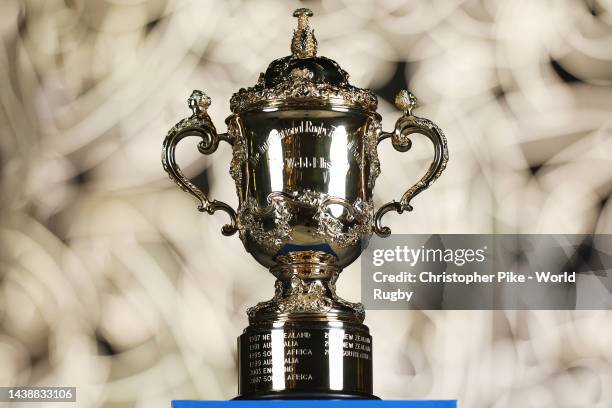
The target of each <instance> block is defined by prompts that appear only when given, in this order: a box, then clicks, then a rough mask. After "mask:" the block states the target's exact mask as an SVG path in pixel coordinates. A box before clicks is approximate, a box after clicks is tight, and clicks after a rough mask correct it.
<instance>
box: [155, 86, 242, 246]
mask: <svg viewBox="0 0 612 408" xmlns="http://www.w3.org/2000/svg"><path fill="white" fill-rule="evenodd" d="M187 103H188V106H189V108H190V109H191V111H192V115H191V116H190V117H188V118H185V119H183V120H181V121H180V122H178V123H177V124H176V125H174V126H173V127H172V128H171V129H170V131H169V132H168V134H167V136H166V138H165V139H164V143H163V149H162V165H163V167H164V170H165V171H166V172H167V173H168V176H169V177H170V179H171V180H172V181H174V182H175V183H176V185H177V186H179V188H180V189H181V190H183V191H185V192H187V193H189V194H191V195H192V196H194V197H195V198H196V199H197V200H198V201H199V204H198V210H199V211H202V212H207V213H208V214H214V213H215V212H216V211H219V210H221V211H225V212H226V213H227V214H228V215H229V216H230V223H229V224H226V225H224V226H223V228H222V229H221V232H222V233H223V235H232V234H234V233H235V232H236V231H237V229H238V228H237V222H236V221H237V220H236V212H235V211H234V209H233V208H232V207H230V206H229V205H228V204H226V203H224V202H222V201H217V200H212V201H209V200H208V198H207V197H206V194H204V192H203V191H202V190H200V189H199V188H198V187H197V186H196V185H195V184H193V183H192V182H191V180H189V179H188V178H187V177H185V175H184V174H183V172H182V170H181V168H180V167H179V166H178V164H177V163H176V160H175V157H174V156H175V149H176V145H177V144H178V143H179V142H180V141H181V140H183V139H184V138H185V137H187V136H198V137H200V138H201V139H202V141H201V142H199V143H198V150H199V151H200V152H201V153H202V154H212V153H214V152H215V151H216V150H217V147H218V146H219V141H220V140H225V141H228V142H229V140H228V139H227V138H222V137H220V135H218V134H217V131H216V129H215V126H214V125H213V123H212V121H211V120H210V117H209V116H208V113H206V110H207V109H208V107H209V106H210V98H209V97H208V96H207V95H206V94H205V93H204V92H202V91H197V90H196V91H193V93H192V94H191V96H190V97H189V99H188V100H187Z"/></svg>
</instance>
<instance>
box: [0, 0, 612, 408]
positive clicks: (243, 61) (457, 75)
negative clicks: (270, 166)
mask: <svg viewBox="0 0 612 408" xmlns="http://www.w3.org/2000/svg"><path fill="white" fill-rule="evenodd" d="M303 6H306V7H309V8H312V9H313V11H314V13H315V17H314V18H313V19H312V22H311V25H312V26H313V28H314V29H315V32H316V35H317V38H318V40H319V54H320V55H324V56H327V57H330V58H332V59H335V60H336V61H338V62H339V63H340V65H341V66H342V67H343V68H344V69H345V70H347V71H348V72H349V73H350V74H351V82H352V84H354V85H356V86H359V87H369V88H372V89H374V90H376V91H377V93H378V94H379V99H380V109H379V112H380V113H381V114H382V115H383V117H384V122H383V124H384V125H385V129H391V127H392V126H393V123H394V122H395V120H396V119H397V117H398V115H399V113H398V112H397V111H396V110H395V109H394V108H393V105H392V103H391V101H392V98H393V97H394V95H395V93H396V92H397V91H399V90H400V89H402V88H404V87H409V88H410V89H411V90H412V91H413V92H414V93H415V94H416V95H417V96H418V97H419V100H420V102H421V108H419V109H418V111H417V114H418V115H419V116H425V117H428V118H430V119H432V120H433V121H435V122H437V123H438V124H439V125H440V126H441V127H442V128H443V129H444V130H445V132H446V135H447V138H448V143H449V149H450V153H451V158H450V162H449V166H448V168H447V170H446V172H445V174H444V175H443V176H442V177H441V179H440V180H438V182H437V183H436V184H435V185H434V186H433V187H432V188H431V189H430V190H428V191H427V192H426V193H424V194H422V195H421V196H419V197H418V199H416V200H415V201H414V206H415V211H414V212H412V213H410V214H406V215H403V216H398V215H390V216H387V217H386V218H385V219H386V220H387V222H389V225H390V226H391V227H392V229H393V231H394V232H405V233H417V232H419V233H430V232H433V233H515V232H517V233H593V232H599V233H612V203H611V202H610V201H609V200H608V198H609V197H610V194H611V192H612V130H611V129H612V115H611V114H612V2H610V1H609V0H593V1H579V0H574V1H572V0H559V1H544V0H529V1H528V0H516V1H502V0H499V1H492V0H491V1H485V0H482V1H459V0H430V1H426V0H422V1H421V0H418V1H417V0H415V1H401V0H384V1H355V0H353V1H348V0H345V1H337V0H331V1H324V2H323V1H307V2H298V1H280V0H277V1H267V0H258V1H238V0H231V1H223V2H221V1H212V0H193V1H179V0H175V1H173V0H46V1H41V0H28V1H15V0H2V1H1V2H0V35H1V39H2V41H1V43H0V47H1V48H0V61H1V62H0V83H1V84H2V85H1V90H0V98H1V101H0V107H1V109H0V131H1V133H0V169H1V170H0V171H1V173H0V192H1V195H0V385H24V384H40V385H66V386H76V387H78V396H77V399H78V402H77V405H78V406H82V407H102V406H104V407H147V408H150V407H167V406H169V400H170V399H173V398H181V399H228V398H231V397H233V396H235V394H236V391H237V389H236V383H237V376H236V336H238V335H239V334H240V333H241V331H242V329H243V328H244V327H245V326H246V325H247V319H246V315H245V310H246V308H247V307H248V306H252V305H254V304H255V303H256V302H258V301H260V300H264V299H266V298H269V297H270V296H271V294H272V292H273V277H272V276H271V275H270V274H269V273H268V272H267V271H265V270H264V269H263V268H262V267H260V266H258V265H257V264H256V263H255V262H254V261H253V260H252V259H251V258H250V256H249V255H248V254H247V253H246V252H245V251H244V249H243V248H242V244H241V243H240V241H239V239H238V238H237V237H236V236H234V237H231V238H225V237H222V236H221V235H220V232H219V231H220V228H221V226H222V224H223V223H224V221H225V218H224V217H223V215H219V214H217V215H215V216H207V215H203V214H200V213H198V212H197V211H196V209H195V205H194V203H193V201H192V199H191V198H190V197H189V196H188V195H186V194H184V193H182V192H181V191H180V190H179V189H178V188H176V187H175V186H174V184H172V183H171V182H170V181H169V180H168V178H167V176H166V174H165V173H164V172H163V170H162V167H161V164H160V152H161V142H162V140H163V137H164V136H165V133H166V132H167V130H168V129H169V128H170V127H171V126H172V125H174V123H176V122H177V121H178V120H179V119H181V118H182V117H185V116H186V115H187V114H188V109H187V105H186V98H187V97H188V96H189V94H190V92H191V90H192V89H202V90H204V91H205V92H207V93H208V94H209V95H210V96H211V97H212V100H213V105H212V107H211V108H210V110H209V112H210V113H211V116H212V118H213V120H214V121H215V123H216V125H217V128H218V130H219V131H220V132H223V131H225V125H224V124H223V120H224V118H225V117H226V116H227V115H228V114H229V98H230V96H231V94H232V93H233V92H235V91H237V90H238V88H241V87H246V86H251V85H253V84H254V83H255V82H256V80H257V77H258V75H259V73H260V72H261V71H263V70H265V68H266V66H267V64H268V63H269V62H270V61H271V60H272V59H275V58H279V57H281V56H285V55H288V54H289V43H290V38H291V32H292V29H293V27H294V26H295V19H294V18H292V17H291V13H292V11H293V10H294V9H295V8H297V7H303ZM195 144H196V142H195V141H194V142H193V143H192V144H191V145H189V143H188V142H186V143H184V145H186V146H182V148H181V149H180V151H179V153H180V155H179V157H178V159H179V162H180V163H182V165H183V167H184V168H186V171H187V173H188V174H190V175H191V176H193V177H194V180H195V182H196V183H198V184H199V185H200V186H202V187H203V188H206V189H207V191H208V192H209V193H210V195H211V196H213V197H214V198H219V199H222V200H226V201H229V202H231V203H233V204H234V205H235V204H236V203H237V198H236V196H235V189H234V184H233V182H232V181H231V179H230V176H229V174H228V169H229V161H230V153H231V152H230V149H229V147H228V146H227V145H221V147H220V149H219V151H218V152H217V153H215V155H214V156H200V155H199V154H198V153H197V150H196V149H195ZM415 145H416V146H415V148H414V149H413V150H412V151H410V152H409V153H408V154H404V155H402V154H399V153H397V152H395V151H393V149H392V148H391V145H390V143H389V144H383V145H381V148H380V150H379V152H380V156H381V161H382V170H383V174H382V175H381V177H380V178H379V179H378V182H377V186H376V198H377V200H376V204H377V205H380V204H381V203H383V202H386V201H388V200H389V199H391V198H399V196H400V194H401V193H402V192H403V190H404V189H405V187H407V186H408V185H409V184H411V183H412V182H413V181H416V180H417V179H418V177H420V175H421V173H422V172H423V171H424V169H425V168H426V166H427V164H428V161H429V160H430V158H431V152H430V149H431V148H430V146H429V145H428V142H427V141H426V140H425V139H424V138H423V139H422V140H421V139H419V138H418V137H417V138H415ZM338 288H339V292H340V294H341V295H343V296H344V297H346V298H348V299H351V300H358V298H359V263H358V262H357V263H356V264H354V265H352V266H351V267H350V268H348V269H347V270H346V271H345V272H344V273H343V276H341V278H340V281H339V284H338ZM366 323H367V324H368V325H369V326H370V328H371V331H372V335H373V337H374V362H375V363H374V364H375V367H374V371H375V372H374V376H375V392H376V394H377V395H379V396H381V397H383V398H385V399H397V398H432V399H444V398H452V399H454V398H457V399H459V401H460V406H462V407H474V408H479V407H491V408H511V407H512V408H513V407H522V408H528V407H533V408H535V407H538V408H543V407H596V408H610V407H612V312H604V311H600V312H598V311H593V312H572V311H566V312H563V311H557V312H546V311H541V312H525V311H524V312H511V311H506V312H484V311H483V312H479V311H469V312H468V311H465V312H462V311H454V312H447V311H424V312H417V311H405V312H381V311H377V312H369V313H368V315H367V318H366Z"/></svg>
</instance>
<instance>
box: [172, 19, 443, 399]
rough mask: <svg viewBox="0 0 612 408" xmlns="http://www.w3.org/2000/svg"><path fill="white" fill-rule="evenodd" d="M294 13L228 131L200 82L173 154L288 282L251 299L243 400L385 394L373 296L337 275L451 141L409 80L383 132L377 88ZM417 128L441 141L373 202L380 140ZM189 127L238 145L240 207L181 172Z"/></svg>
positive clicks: (402, 142) (184, 184)
mask: <svg viewBox="0 0 612 408" xmlns="http://www.w3.org/2000/svg"><path fill="white" fill-rule="evenodd" d="M293 15H294V16H295V17H297V28H296V29H295V30H294V32H293V39H292V40H291V55H289V56H287V57H283V58H280V59H277V60H275V61H273V62H272V63H271V64H270V65H269V66H268V68H267V70H266V72H265V73H262V74H261V75H260V76H259V81H258V82H257V84H255V86H253V87H250V88H246V89H240V90H239V91H238V92H237V93H235V94H234V95H233V96H232V98H231V101H230V108H231V111H232V114H231V115H230V116H229V117H228V118H227V120H226V123H227V133H221V134H219V133H217V130H216V129H215V126H214V125H213V123H212V122H211V120H210V117H209V116H208V114H207V112H206V110H207V108H208V106H209V105H210V98H209V97H208V96H206V94H204V93H203V92H201V91H194V92H193V93H192V95H191V97H190V98H189V100H188V103H189V108H190V109H191V111H192V114H191V116H189V117H188V118H186V119H183V120H181V121H180V122H179V123H177V124H176V125H175V126H174V127H173V128H172V129H170V131H169V132H168V135H167V136H166V139H165V140H164V144H163V151H162V163H163V166H164V169H165V170H166V172H168V174H169V175H170V178H171V179H172V180H173V181H175V182H176V184H178V186H179V187H180V188H181V189H183V190H184V191H186V192H188V193H190V194H191V195H193V196H195V198H197V200H198V201H199V205H198V209H199V210H200V211H202V212H207V213H209V214H213V213H215V212H216V211H219V210H221V211H225V212H226V213H227V214H228V215H229V218H230V221H229V223H228V224H227V225H225V226H224V227H223V229H222V233H223V235H232V234H234V233H235V232H238V234H239V236H240V239H241V240H242V242H243V244H244V247H245V248H246V250H247V251H248V252H250V253H251V255H252V256H253V257H254V258H255V259H256V260H257V262H259V263H260V264H261V265H263V266H264V267H266V268H268V269H269V270H270V272H271V273H272V274H273V275H274V276H275V277H276V279H277V280H276V284H275V293H274V296H273V297H272V299H270V300H268V301H265V302H261V303H258V304H257V305H255V306H253V307H251V308H250V309H249V310H248V312H247V314H248V318H249V326H248V327H247V328H246V329H245V330H244V333H243V334H242V335H241V336H240V337H239V338H238V359H239V385H238V394H239V395H238V398H243V399H254V398H375V397H374V395H373V393H372V337H371V336H370V334H369V330H368V327H367V326H365V325H364V324H363V320H364V316H365V313H364V309H363V305H361V304H360V303H352V302H348V301H346V300H344V299H342V298H340V297H339V296H338V295H337V294H336V289H335V285H336V280H337V279H338V275H339V274H340V272H341V271H342V268H344V267H345V266H347V265H349V264H350V263H351V262H353V261H355V260H356V259H357V258H358V257H359V255H360V254H361V252H362V250H363V249H364V248H365V246H366V245H367V243H368V241H369V239H370V237H371V236H372V234H373V233H375V234H377V235H379V236H383V237H385V236H388V235H389V234H390V233H391V231H390V229H389V228H388V227H385V226H383V225H382V224H381V218H382V216H383V215H384V214H385V213H387V212H389V211H396V212H398V213H402V212H404V211H406V210H408V211H410V210H412V207H411V205H410V200H411V199H412V198H413V197H414V196H416V195H417V194H419V193H420V192H422V191H423V190H425V189H426V188H428V187H429V186H430V185H431V184H432V183H433V182H434V181H435V180H436V178H438V177H439V176H440V174H441V172H442V171H443V170H444V168H445V166H446V162H447V160H448V152H447V147H446V139H445V137H444V134H443V133H442V131H441V130H440V128H439V127H438V126H436V125H435V124H434V123H432V122H431V121H429V120H427V119H424V118H419V117H417V116H414V115H413V114H412V111H413V108H414V107H415V106H416V98H415V97H414V96H413V95H412V94H411V93H409V92H407V91H401V92H399V94H398V95H397V97H396V100H395V104H396V106H397V107H398V108H399V110H401V111H402V112H403V114H402V116H401V117H400V118H399V119H398V121H397V122H396V124H395V129H394V130H393V131H392V132H390V133H387V132H383V131H382V130H381V117H380V115H378V113H376V108H377V104H378V100H377V98H376V95H375V94H374V93H373V92H372V91H370V90H368V89H360V88H357V87H355V86H352V85H350V84H349V82H348V74H347V73H346V72H345V71H344V70H343V69H342V68H340V66H339V65H338V64H337V63H336V62H335V61H333V60H331V59H328V58H325V57H320V56H317V40H316V39H315V36H314V31H313V30H312V28H310V25H309V20H308V18H309V17H310V16H312V12H311V11H310V10H308V9H298V10H296V11H295V12H294V14H293ZM413 133H420V134H423V135H425V136H427V137H428V138H429V139H430V140H431V142H432V143H433V145H434V151H435V154H434V159H433V162H432V163H431V165H430V166H429V169H428V170H427V173H426V174H425V175H424V176H423V177H422V178H421V179H420V180H419V181H418V182H417V183H416V184H415V185H414V186H412V187H410V188H409V189H408V190H407V191H406V192H405V193H404V194H403V196H402V197H401V199H400V200H399V201H391V202H389V203H387V204H384V205H383V206H382V207H380V208H379V209H378V210H375V209H374V206H373V201H372V190H373V188H374V184H375V182H376V178H377V177H378V175H379V173H380V163H379V159H378V153H377V150H376V149H377V145H378V144H379V143H380V142H382V141H383V140H385V139H391V143H392V144H393V147H394V148H395V149H396V150H398V151H400V152H405V151H407V150H409V149H410V146H411V140H410V138H409V136H410V135H411V134H413ZM187 136H198V137H200V138H201V141H200V142H199V144H198V149H199V151H200V152H201V153H203V154H207V155H208V154H212V153H214V152H215V150H216V149H217V146H218V145H219V142H220V141H223V142H226V143H229V144H230V145H231V146H232V148H233V156H232V161H231V164H230V170H229V171H230V174H231V176H232V178H233V179H234V181H235V183H236V193H237V194H238V202H239V204H238V210H237V211H235V210H234V209H232V207H230V206H229V205H228V204H226V203H224V202H221V201H217V200H211V199H210V198H208V197H207V196H206V195H205V194H204V193H203V192H202V191H201V190H200V189H198V187H196V186H195V185H194V184H193V183H192V182H191V181H190V180H189V179H187V178H186V177H185V176H184V175H183V173H182V172H181V169H180V168H179V166H178V165H177V164H176V161H175V157H174V155H175V148H176V145H177V143H178V142H179V141H181V140H182V139H183V138H185V137H187ZM395 178H396V179H398V180H401V179H402V177H397V176H396V177H395Z"/></svg>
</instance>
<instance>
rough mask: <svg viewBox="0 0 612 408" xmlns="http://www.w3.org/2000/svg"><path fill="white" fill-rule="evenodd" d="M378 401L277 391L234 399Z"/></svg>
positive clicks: (355, 394) (357, 395)
mask: <svg viewBox="0 0 612 408" xmlns="http://www.w3.org/2000/svg"><path fill="white" fill-rule="evenodd" d="M259 399H262V400H379V399H380V398H378V397H377V396H375V395H372V394H362V393H358V392H353V393H351V392H341V391H311V392H307V391H301V392H296V391H277V392H270V393H267V394H261V395H257V396H253V397H251V396H238V397H236V398H234V400H236V401H240V400H259Z"/></svg>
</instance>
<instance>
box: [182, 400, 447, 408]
mask: <svg viewBox="0 0 612 408" xmlns="http://www.w3.org/2000/svg"><path fill="white" fill-rule="evenodd" d="M280 407H282V408H314V407H316V408H457V401H455V400H444V401H424V400H422V401H416V400H415V401H398V400H393V401H382V400H358V401H356V400H343V401H341V400H336V401H333V400H324V401H322V400H299V401H298V400H283V401H281V400H251V401H180V400H178V401H172V408H280Z"/></svg>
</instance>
